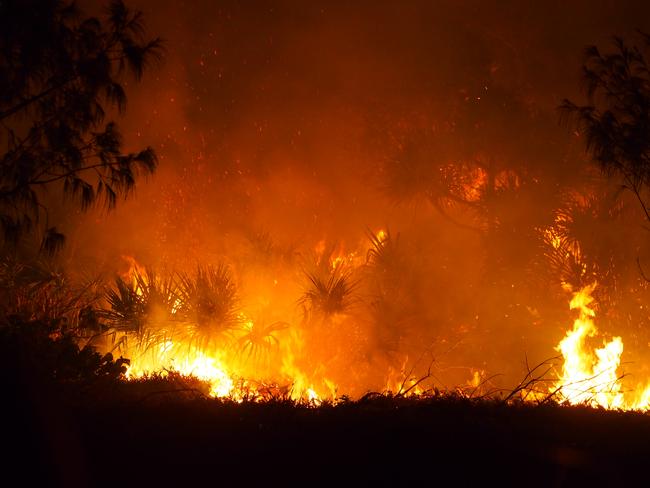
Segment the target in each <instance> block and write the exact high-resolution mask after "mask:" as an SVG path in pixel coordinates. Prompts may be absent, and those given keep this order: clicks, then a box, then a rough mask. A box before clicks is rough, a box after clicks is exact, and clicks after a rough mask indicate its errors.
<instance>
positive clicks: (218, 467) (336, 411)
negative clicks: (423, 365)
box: [2, 391, 650, 487]
mask: <svg viewBox="0 0 650 488" xmlns="http://www.w3.org/2000/svg"><path fill="white" fill-rule="evenodd" d="M12 399H13V401H12ZM4 406H5V407H6V408H8V412H7V413H6V414H5V415H3V419H4V420H3V422H4V424H5V429H4V435H3V436H2V442H3V444H4V447H5V449H3V451H4V452H5V453H6V454H4V455H3V457H4V461H5V464H6V466H5V469H4V470H3V471H4V472H3V473H2V476H3V478H4V479H5V480H10V479H12V478H11V477H12V476H14V475H16V476H19V478H18V480H19V482H18V483H9V484H5V483H3V485H4V486H112V487H119V486H124V485H128V486H130V485H137V486H141V487H144V486H170V485H173V486H194V485H198V486H287V485H301V486H310V485H316V486H322V485H329V486H372V485H378V486H386V485H389V486H391V485H393V486H419V485H424V486H496V485H501V486H503V485H505V486H511V485H517V486H567V487H568V486H586V485H590V486H633V485H634V486H650V415H643V414H638V413H620V412H606V411H600V410H594V409H590V408H583V407H580V408H576V407H572V408H568V407H558V406H554V405H546V406H537V407H532V406H505V405H502V404H499V403H498V402H494V401H492V402H487V401H482V402H481V401H469V400H464V399H458V398H450V397H446V398H435V399H430V400H424V401H410V400H404V399H395V398H386V397H377V396H375V397H369V398H366V399H365V400H362V401H358V402H348V403H344V404H341V405H338V406H336V407H332V406H323V407H320V408H306V407H296V406H294V405H292V404H290V403H287V402H271V403H266V404H252V403H245V404H231V403H222V402H219V401H216V400H208V399H201V398H191V397H188V396H185V397H184V398H179V397H178V396H169V395H163V396H145V397H142V398H140V399H129V400H124V399H121V400H119V401H110V399H109V400H106V399H103V400H101V401H87V402H84V401H81V402H79V401H78V399H77V400H75V401H69V398H66V395H65V394H64V395H51V394H49V393H43V392H38V391H37V392H23V395H22V397H20V398H17V397H16V395H15V393H12V395H11V398H9V399H7V398H5V400H4Z"/></svg>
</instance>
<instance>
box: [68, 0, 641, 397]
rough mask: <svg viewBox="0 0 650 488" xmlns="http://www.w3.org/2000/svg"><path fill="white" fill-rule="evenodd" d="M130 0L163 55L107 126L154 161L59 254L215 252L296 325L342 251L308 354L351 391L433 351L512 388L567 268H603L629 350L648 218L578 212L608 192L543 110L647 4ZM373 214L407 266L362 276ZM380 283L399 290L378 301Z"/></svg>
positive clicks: (581, 276)
mask: <svg viewBox="0 0 650 488" xmlns="http://www.w3.org/2000/svg"><path fill="white" fill-rule="evenodd" d="M129 4H130V5H131V6H132V7H133V8H136V9H140V10H142V11H143V13H144V18H145V19H146V23H147V27H148V31H149V32H150V33H152V34H155V35H160V36H161V37H163V38H164V39H165V40H166V47H167V55H166V59H165V62H164V64H163V65H162V66H160V67H158V68H154V69H151V70H150V71H149V72H148V73H146V74H145V77H144V80H143V81H142V83H140V84H136V83H132V82H130V83H129V84H128V86H127V93H128V95H129V105H128V109H127V113H126V116H125V117H124V118H123V119H122V120H121V121H120V125H121V128H122V131H123V133H124V135H125V141H126V143H127V145H128V146H129V147H133V148H138V147H142V146H144V145H151V146H153V147H154V148H155V150H156V151H157V153H158V156H159V160H160V166H159V169H158V171H157V173H156V175H155V176H154V177H153V178H151V179H150V180H149V181H144V180H143V181H140V182H139V183H138V188H137V192H136V195H135V197H134V198H132V199H130V200H128V201H126V202H123V203H122V204H121V205H119V206H118V209H117V210H116V211H115V212H112V213H110V214H103V213H101V212H99V211H97V212H92V213H90V214H84V215H78V216H76V217H75V218H74V219H73V220H74V221H73V222H70V223H69V228H68V229H67V233H68V236H69V245H68V248H67V250H66V252H67V253H68V258H70V261H71V262H75V263H83V266H90V267H91V268H92V269H99V270H101V271H102V272H105V273H107V274H109V275H110V274H111V273H115V272H124V271H125V269H128V262H127V261H126V260H125V259H124V257H123V256H130V257H133V258H135V259H136V260H137V261H138V262H139V263H141V264H143V265H150V266H156V267H158V268H159V269H167V270H172V269H174V270H177V269H191V268H193V267H195V266H196V265H197V264H198V263H217V262H222V261H223V262H226V263H228V264H229V265H230V266H231V267H232V268H233V270H234V271H235V274H236V276H237V282H238V285H239V290H240V295H241V299H242V303H243V304H244V305H243V306H244V308H246V309H247V310H248V312H249V313H250V314H252V315H256V314H262V315H265V316H271V317H272V318H273V320H283V321H287V322H289V323H290V324H291V325H292V326H295V327H298V325H297V324H299V323H301V322H304V318H303V310H302V309H301V307H300V305H299V302H300V297H301V295H302V294H303V293H304V289H305V287H306V286H308V284H305V283H306V280H305V276H304V274H305V273H304V272H305V270H307V269H309V268H310V266H315V264H314V263H316V262H317V261H318V260H319V259H322V256H323V255H328V253H331V255H332V256H334V255H348V254H351V253H354V254H355V256H356V257H355V258H354V259H357V261H356V262H357V263H359V262H363V263H362V264H359V265H357V266H356V269H355V272H354V273H355V275H354V280H355V283H357V285H356V287H355V291H354V297H355V299H354V300H353V301H354V303H353V304H352V305H351V308H350V310H349V311H348V312H347V313H345V314H343V315H342V316H341V317H338V318H336V320H333V322H332V323H331V324H330V325H329V326H328V327H329V328H325V329H327V330H325V331H323V330H319V331H316V332H314V331H308V332H306V337H307V339H305V345H304V348H303V352H304V353H305V354H304V355H305V357H306V356H309V357H310V359H309V360H307V359H304V360H303V362H304V364H303V369H304V370H309V369H310V368H311V370H314V371H316V370H318V367H319V365H325V366H324V367H325V368H327V369H328V373H327V375H328V376H329V377H330V378H332V379H334V380H335V381H336V382H337V383H338V384H339V385H340V389H341V390H347V391H351V392H355V393H360V392H363V391H364V390H367V389H371V388H379V387H381V386H382V384H383V383H382V382H383V381H384V380H385V376H386V371H388V370H394V371H397V372H399V371H401V370H404V368H406V369H409V368H412V367H414V368H415V371H416V373H414V374H423V372H424V371H425V370H426V369H427V367H428V366H429V365H430V364H432V363H431V362H432V361H433V364H434V368H433V371H434V375H435V378H436V384H437V385H438V386H447V387H450V386H453V385H456V384H464V383H466V382H468V381H470V380H472V378H476V377H477V376H476V375H478V377H480V378H487V377H489V376H491V375H494V374H504V375H505V376H503V377H499V378H496V379H494V380H493V381H494V382H496V383H495V384H500V383H499V382H500V381H503V382H504V383H512V380H514V379H516V378H518V377H520V376H521V374H522V372H523V371H524V367H523V366H522V364H523V363H524V358H525V355H528V358H529V360H530V362H531V363H533V362H535V361H539V360H542V359H545V358H547V357H550V356H554V355H556V354H557V352H556V351H555V350H554V349H553V348H554V346H555V345H556V344H557V342H558V341H559V339H560V338H561V337H562V336H563V334H564V332H565V331H566V330H567V329H568V328H569V327H570V324H571V321H572V318H573V316H574V315H573V314H571V313H570V311H569V310H568V305H567V304H568V298H569V294H568V293H567V291H566V290H563V289H562V282H569V283H570V284H572V285H573V286H575V287H577V286H582V285H585V284H587V283H589V282H591V281H594V280H596V281H599V282H602V283H603V284H602V285H601V286H600V287H599V288H597V292H596V295H597V297H598V298H599V301H600V306H601V307H602V310H601V312H602V315H603V318H602V323H601V328H602V329H603V330H604V331H606V332H607V333H608V334H610V335H611V334H625V333H626V331H627V334H628V335H627V337H626V339H627V342H626V347H629V350H630V352H629V354H630V356H628V359H629V360H630V361H636V362H638V363H642V362H643V361H642V359H641V357H642V353H643V351H642V345H643V344H647V337H646V335H645V334H644V332H643V330H642V329H640V327H639V324H640V323H642V322H643V320H646V319H645V315H642V316H638V313H639V312H637V311H636V310H637V308H638V307H637V306H636V305H630V304H629V303H628V302H627V301H625V300H626V299H625V298H623V297H624V296H625V294H624V293H623V292H622V291H620V290H623V289H629V288H631V287H634V289H635V290H636V291H638V292H639V293H645V288H644V287H642V286H641V285H639V282H638V278H639V277H638V272H637V269H636V264H635V259H636V257H639V256H640V257H641V258H643V256H644V255H645V254H644V253H646V251H645V247H647V244H646V240H647V239H646V238H645V236H644V234H643V231H642V230H641V220H640V218H639V215H638V214H637V212H636V210H635V207H634V205H631V204H630V205H627V206H625V212H624V215H623V216H619V218H617V219H615V222H613V223H612V222H610V220H607V219H604V218H601V217H600V216H601V213H599V214H598V217H594V215H595V214H594V212H591V210H585V209H591V208H592V207H590V206H589V205H588V204H587V203H585V202H588V201H591V200H590V199H594V198H596V196H597V197H598V199H599V200H598V201H599V202H603V201H605V202H609V203H608V205H609V204H611V206H615V205H621V204H620V203H618V204H614V203H612V200H613V197H612V195H614V194H615V193H616V188H615V186H616V185H615V182H606V181H605V180H604V179H602V178H601V177H600V175H599V173H598V171H597V170H595V169H594V168H593V167H592V166H591V164H590V163H589V161H588V160H587V158H586V156H585V155H584V152H583V141H582V140H581V139H580V137H579V135H578V134H575V133H572V132H571V131H570V130H569V129H567V127H566V126H562V125H561V124H560V123H559V117H558V111H557V107H558V105H559V103H560V102H561V100H562V99H563V98H569V99H571V100H576V101H583V95H582V94H581V91H580V86H581V85H580V66H581V62H582V59H583V57H582V56H583V51H584V48H585V46H587V45H589V44H596V45H598V46H601V47H603V48H607V47H608V46H609V45H610V41H611V38H612V36H613V35H619V36H622V37H625V38H630V39H633V38H634V34H635V29H641V30H650V25H648V24H649V23H650V21H648V19H650V17H649V16H648V14H650V6H648V4H647V3H646V2H614V1H602V2H597V3H594V2H591V1H590V2H587V1H573V2H560V1H557V2H520V1H512V2H490V3H489V2H484V1H475V2H474V1H463V2H457V1H435V2H424V1H423V2H377V1H372V2H300V1H294V2H259V1H255V2H234V1H224V2H213V1H195V2H190V1H185V2H179V1H145V0H138V1H131V2H129ZM441 175H442V176H441ZM623 202H624V203H625V202H626V200H625V198H624V197H623ZM599 204H600V205H605V204H604V203H599ZM608 208H609V207H608ZM576 209H577V210H576ZM558 212H560V213H561V212H574V214H575V212H577V213H580V212H582V213H580V215H583V214H584V218H583V220H581V221H580V225H582V227H580V228H579V229H578V230H575V235H576V236H577V235H579V236H580V238H579V239H578V237H575V240H577V241H579V244H580V246H581V249H582V260H583V261H584V265H585V269H583V270H582V271H578V272H577V275H576V274H574V275H571V276H568V275H567V274H570V272H571V270H570V269H569V268H570V267H571V263H567V262H564V261H563V262H560V263H558V262H556V261H557V259H556V257H554V256H553V248H552V245H549V242H548V239H549V237H548V236H546V237H545V236H544V230H545V229H548V228H550V227H551V226H552V225H553V224H554V222H556V220H555V219H556V217H557V215H558ZM604 214H607V215H610V214H609V213H608V211H603V212H602V215H604ZM380 229H383V230H385V231H388V232H390V236H391V239H392V240H393V241H394V242H395V243H396V247H397V249H398V251H396V253H397V254H399V258H395V259H396V261H394V262H393V264H394V263H395V262H396V263H398V264H394V265H395V266H398V267H399V271H394V270H389V271H385V270H384V271H383V273H384V274H381V273H380V275H379V277H378V275H377V274H376V273H375V275H373V277H371V278H369V277H368V271H367V270H365V269H364V267H366V262H367V261H368V255H367V252H368V250H369V249H370V248H371V247H372V244H371V242H370V238H369V235H368V234H369V233H377V232H378V231H379V230H380ZM397 236H399V237H397ZM621 236H624V237H621ZM545 239H546V240H545ZM612 255H615V256H616V259H615V261H616V263H619V264H618V267H615V266H614V265H613V264H612V259H613V258H612V257H611V256H612ZM565 258H566V256H565ZM386 273H396V275H398V276H392V275H391V276H390V277H389V278H386ZM614 275H615V276H616V278H615V279H614V278H611V276H614ZM610 278H611V279H610ZM382 280H383V281H382ZM608 280H609V281H608ZM610 285H611V286H610ZM391 287H396V288H399V291H394V290H393V288H391ZM641 288H643V291H639V290H641ZM614 290H616V292H615V291H614ZM599 293H600V295H598V294H599ZM616 293H618V295H617V294H616ZM387 295H388V296H390V297H392V298H394V302H399V303H393V302H390V304H389V305H386V306H388V307H389V308H390V309H391V310H392V312H390V313H389V312H386V311H383V312H382V311H381V310H380V311H379V312H377V311H376V310H377V307H381V306H384V305H382V304H383V302H382V300H384V299H385V298H386V296H387ZM643 296H645V295H643ZM378 297H379V298H378ZM373 307H374V308H373ZM633 307H636V308H634V310H635V312H634V314H637V315H631V314H632V312H629V310H630V309H631V308H633ZM395 309H398V310H397V311H395ZM391 313H394V314H395V316H394V317H393V318H391V317H392V316H391V315H390V314H391ZM387 317H388V318H387ZM382 320H386V321H389V322H390V324H389V325H386V326H384V325H382ZM645 347H647V346H645ZM634 351H637V352H636V353H635V352H634ZM634 354H636V356H635V355H634ZM640 367H641V366H640ZM351 369H352V370H353V371H354V373H349V371H350V370H351ZM637 369H638V368H637Z"/></svg>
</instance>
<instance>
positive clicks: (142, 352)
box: [126, 340, 335, 406]
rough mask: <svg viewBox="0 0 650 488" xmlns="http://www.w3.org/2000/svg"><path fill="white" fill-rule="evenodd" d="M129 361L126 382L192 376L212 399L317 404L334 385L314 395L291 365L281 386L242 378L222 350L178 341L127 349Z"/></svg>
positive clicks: (328, 395)
mask: <svg viewBox="0 0 650 488" xmlns="http://www.w3.org/2000/svg"><path fill="white" fill-rule="evenodd" d="M127 353H128V355H129V356H130V357H131V358H132V359H131V364H130V366H129V367H128V370H127V373H126V377H127V379H129V380H130V379H139V378H144V377H147V376H148V375H151V374H159V375H162V376H166V375H167V374H169V373H172V372H173V373H178V374H180V375H181V376H185V377H193V378H196V379H198V380H200V381H202V382H205V383H206V384H207V385H208V386H209V391H208V395H209V396H210V397H213V398H224V399H225V398H227V399H229V400H233V401H236V402H241V401H244V400H254V401H257V400H263V399H269V398H273V397H276V398H277V397H280V398H286V399H291V400H293V401H296V402H300V403H305V404H308V405H315V406H317V405H320V404H321V403H322V402H323V399H324V398H334V390H335V386H334V385H333V384H332V383H330V382H327V387H328V389H329V390H330V391H327V392H324V393H321V394H319V393H317V392H316V390H315V389H314V387H313V385H312V384H311V383H309V382H308V380H307V378H306V377H305V375H304V374H302V373H301V372H300V371H299V370H298V369H297V368H295V367H292V366H293V365H291V364H288V365H285V368H284V369H286V370H287V371H291V372H292V373H293V374H287V375H285V380H286V381H285V383H284V386H283V385H278V384H275V383H270V382H265V381H261V380H260V381H256V380H249V379H244V378H243V377H242V375H241V374H238V371H237V369H238V368H237V366H238V365H237V361H236V359H233V358H231V357H228V354H227V353H226V352H224V351H219V350H215V351H210V352H208V351H206V350H203V349H201V348H198V347H195V346H190V345H187V344H184V343H182V342H174V341H172V340H166V341H164V342H161V343H160V344H158V345H156V346H153V347H148V348H145V349H141V348H139V347H135V348H131V349H128V350H127Z"/></svg>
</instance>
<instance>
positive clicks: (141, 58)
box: [0, 0, 162, 252]
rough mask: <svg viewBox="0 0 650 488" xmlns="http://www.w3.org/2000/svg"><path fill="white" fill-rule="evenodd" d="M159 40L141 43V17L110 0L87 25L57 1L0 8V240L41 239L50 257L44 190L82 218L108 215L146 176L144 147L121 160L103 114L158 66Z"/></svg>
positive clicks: (14, 1)
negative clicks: (93, 211) (89, 213)
mask: <svg viewBox="0 0 650 488" xmlns="http://www.w3.org/2000/svg"><path fill="white" fill-rule="evenodd" d="M161 54H162V49H161V41H160V39H158V38H154V39H148V38H146V37H145V31H144V26H143V17H142V13H141V12H132V11H130V10H128V9H127V7H126V6H125V5H124V3H123V2H122V1H121V0H112V1H111V2H110V3H109V5H108V8H107V9H106V11H105V18H102V19H99V18H96V17H86V16H84V15H83V13H82V12H80V11H79V10H78V8H77V6H76V5H75V3H74V2H69V1H65V0H3V1H2V2H0V233H1V234H2V238H3V240H4V241H5V242H17V241H18V240H19V239H20V238H21V236H24V235H25V234H26V233H27V232H29V231H31V230H34V228H35V227H37V224H38V228H39V229H42V230H44V232H45V237H44V239H43V241H42V249H44V250H46V251H48V252H53V251H54V250H55V249H56V248H57V247H59V246H60V245H62V243H63V235H62V234H61V233H59V232H57V230H56V228H55V227H54V226H52V225H51V222H49V221H48V215H47V208H46V207H45V206H44V205H43V202H42V200H43V198H42V196H43V191H44V190H45V189H47V188H54V189H56V191H62V192H63V193H64V195H67V196H71V197H73V198H74V199H75V200H76V201H77V202H78V203H79V204H80V206H81V208H82V209H83V210H86V209H88V208H89V207H90V206H92V205H93V204H95V203H96V202H101V203H103V204H104V205H105V206H106V207H107V208H109V209H111V208H113V207H114V206H115V204H116V201H117V198H118V197H120V196H124V197H125V196H127V195H128V194H129V192H130V191H131V190H132V189H133V187H134V184H135V180H136V177H137V175H138V174H139V173H145V174H147V173H152V172H153V171H154V170H155V167H156V156H155V154H154V151H153V150H152V149H151V148H149V147H148V148H146V149H144V150H142V151H138V152H133V153H124V152H123V151H122V138H121V136H120V133H119V131H118V128H117V126H116V124H115V123H114V122H112V121H109V122H107V123H105V117H106V114H107V111H108V110H110V109H117V110H118V111H119V112H122V111H123V110H124V109H125V106H126V93H125V90H124V87H123V85H122V82H123V80H124V77H125V75H127V74H129V73H130V74H131V75H133V76H134V77H135V78H136V79H137V80H139V79H140V78H141V76H142V74H143V72H144V70H145V69H146V68H147V67H148V66H149V65H150V64H151V62H152V61H156V60H159V59H160V56H161Z"/></svg>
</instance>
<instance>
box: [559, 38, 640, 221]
mask: <svg viewBox="0 0 650 488" xmlns="http://www.w3.org/2000/svg"><path fill="white" fill-rule="evenodd" d="M640 38H641V41H642V44H641V47H639V46H637V45H632V46H630V45H629V44H626V43H625V42H624V41H623V40H622V39H620V38H615V39H614V43H613V44H614V50H613V52H611V53H602V52H600V51H599V50H598V48H597V47H595V46H590V47H588V48H587V49H586V52H585V55H586V59H585V63H584V66H583V79H584V82H585V85H586V92H587V98H588V100H587V104H586V105H577V104H575V103H573V102H571V101H569V100H564V102H563V103H562V105H561V106H560V110H561V112H562V114H563V115H564V116H565V117H567V119H568V121H569V122H570V123H572V124H573V125H574V126H575V127H576V128H577V129H578V131H579V132H580V134H584V137H585V144H586V148H587V151H588V152H589V154H590V155H591V156H592V157H593V158H594V159H595V160H596V161H597V162H598V163H599V164H600V166H601V168H602V169H603V170H604V171H605V172H606V173H607V174H609V175H612V176H614V175H616V176H618V177H620V178H622V180H623V185H624V188H626V189H628V190H630V191H632V192H633V193H634V195H635V196H636V198H637V199H638V200H639V203H640V204H641V206H642V207H643V210H644V212H645V216H646V218H647V219H648V220H650V212H649V209H648V207H647V206H646V204H645V202H644V198H643V192H644V191H645V190H647V189H648V188H650V69H649V66H648V60H647V58H646V54H647V50H648V48H649V47H650V35H648V34H644V33H640Z"/></svg>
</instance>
